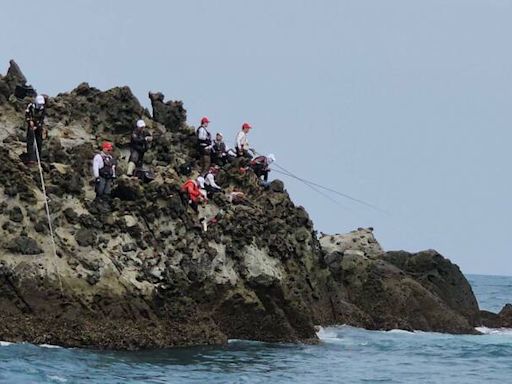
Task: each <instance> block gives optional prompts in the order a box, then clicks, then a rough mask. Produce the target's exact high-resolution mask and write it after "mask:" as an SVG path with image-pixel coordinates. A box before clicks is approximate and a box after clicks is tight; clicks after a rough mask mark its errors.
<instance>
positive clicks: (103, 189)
mask: <svg viewBox="0 0 512 384" xmlns="http://www.w3.org/2000/svg"><path fill="white" fill-rule="evenodd" d="M111 189H112V179H106V178H104V177H101V176H100V177H99V180H98V181H97V182H96V187H95V191H96V198H98V197H102V196H106V195H110V190H111Z"/></svg>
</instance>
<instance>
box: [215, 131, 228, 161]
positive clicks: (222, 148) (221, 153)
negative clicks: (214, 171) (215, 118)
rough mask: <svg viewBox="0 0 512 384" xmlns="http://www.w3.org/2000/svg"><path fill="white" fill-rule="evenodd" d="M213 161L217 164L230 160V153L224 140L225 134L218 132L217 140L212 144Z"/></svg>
mask: <svg viewBox="0 0 512 384" xmlns="http://www.w3.org/2000/svg"><path fill="white" fill-rule="evenodd" d="M211 159H212V163H213V164H217V165H224V164H226V163H227V162H228V161H229V155H228V151H227V148H226V143H225V142H224V136H223V135H222V133H220V132H217V134H216V135H215V140H214V141H213V144H212V155H211Z"/></svg>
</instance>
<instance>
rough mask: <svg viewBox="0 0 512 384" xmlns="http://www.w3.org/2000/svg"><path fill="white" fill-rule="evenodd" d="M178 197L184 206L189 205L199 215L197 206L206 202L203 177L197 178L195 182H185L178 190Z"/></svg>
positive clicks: (190, 180) (191, 180)
mask: <svg viewBox="0 0 512 384" xmlns="http://www.w3.org/2000/svg"><path fill="white" fill-rule="evenodd" d="M180 196H181V200H182V201H183V203H184V204H185V205H190V207H192V209H193V210H194V212H196V213H199V210H198V206H199V204H200V203H202V202H206V201H207V197H206V192H205V191H204V177H202V176H199V177H198V178H197V179H195V180H194V179H189V180H187V181H185V182H184V183H183V185H182V186H181V188H180Z"/></svg>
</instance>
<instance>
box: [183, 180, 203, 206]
mask: <svg viewBox="0 0 512 384" xmlns="http://www.w3.org/2000/svg"><path fill="white" fill-rule="evenodd" d="M181 190H182V191H183V192H187V193H188V198H189V199H190V200H192V201H193V202H195V203H197V202H198V201H199V200H201V199H203V194H202V193H201V191H200V190H199V186H198V185H197V183H196V182H195V180H192V179H190V180H187V181H185V183H183V185H182V186H181Z"/></svg>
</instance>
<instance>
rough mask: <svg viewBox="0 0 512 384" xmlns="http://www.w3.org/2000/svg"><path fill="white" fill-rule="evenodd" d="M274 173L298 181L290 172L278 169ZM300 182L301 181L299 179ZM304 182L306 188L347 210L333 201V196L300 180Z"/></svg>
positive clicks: (336, 201)
mask: <svg viewBox="0 0 512 384" xmlns="http://www.w3.org/2000/svg"><path fill="white" fill-rule="evenodd" d="M276 165H277V164H276ZM273 171H274V172H277V173H280V174H281V175H285V176H289V177H292V178H295V179H298V178H297V177H295V176H294V175H292V174H291V173H289V172H282V171H278V170H276V169H274V170H273ZM299 180H300V179H299ZM300 181H302V182H303V183H304V184H305V185H306V187H309V188H311V189H312V190H313V191H315V192H316V193H318V194H320V195H322V196H323V197H325V198H326V199H328V200H330V201H331V202H333V203H334V204H337V205H340V206H342V207H343V208H346V207H345V206H344V205H342V204H341V203H340V202H339V201H338V200H335V199H333V198H332V197H331V196H329V195H328V194H327V193H325V192H322V191H321V190H319V189H318V188H316V187H315V186H314V185H311V184H309V183H308V182H306V181H303V180H300Z"/></svg>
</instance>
